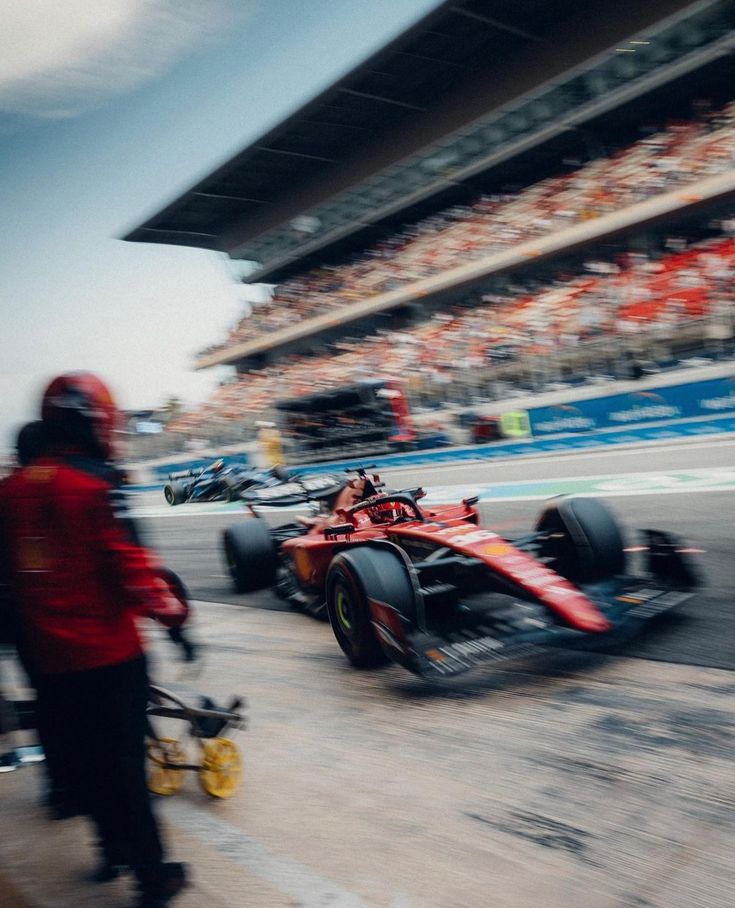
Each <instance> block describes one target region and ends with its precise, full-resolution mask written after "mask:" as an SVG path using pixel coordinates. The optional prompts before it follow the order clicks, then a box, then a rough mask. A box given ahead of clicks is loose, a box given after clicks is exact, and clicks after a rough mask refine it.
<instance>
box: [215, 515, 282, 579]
mask: <svg viewBox="0 0 735 908" xmlns="http://www.w3.org/2000/svg"><path fill="white" fill-rule="evenodd" d="M222 546H223V551H224V556H225V565H226V566H227V570H228V572H229V574H230V577H232V582H233V583H234V585H235V592H237V593H253V592H255V591H256V590H264V589H266V588H267V587H269V586H273V584H274V583H275V582H276V568H277V566H278V556H277V552H276V546H275V543H274V541H273V537H272V536H271V532H270V530H269V529H268V524H267V523H266V522H265V521H264V520H260V519H258V518H255V517H254V518H253V519H252V520H246V521H244V522H243V523H236V524H234V525H233V526H231V527H229V528H228V529H226V530H225V531H224V533H223V534H222Z"/></svg>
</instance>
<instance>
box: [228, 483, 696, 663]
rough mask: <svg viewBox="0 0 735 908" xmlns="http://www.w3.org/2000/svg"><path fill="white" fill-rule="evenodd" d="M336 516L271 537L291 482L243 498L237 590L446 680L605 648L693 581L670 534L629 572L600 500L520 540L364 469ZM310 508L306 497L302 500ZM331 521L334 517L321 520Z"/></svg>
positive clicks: (360, 649)
mask: <svg viewBox="0 0 735 908" xmlns="http://www.w3.org/2000/svg"><path fill="white" fill-rule="evenodd" d="M345 482H346V484H345V485H344V487H343V489H342V491H341V492H340V493H339V495H338V496H337V499H336V500H335V501H334V502H333V503H332V506H331V508H330V509H329V510H328V512H327V513H321V514H315V515H314V516H311V517H301V518H299V519H298V520H297V521H296V522H294V523H287V524H284V525H282V526H278V527H275V528H271V527H270V526H269V525H268V523H267V522H266V521H265V520H264V519H263V518H262V517H261V516H259V514H260V512H259V510H258V507H257V505H258V504H260V503H263V500H264V498H265V500H266V501H267V502H268V503H269V504H271V505H273V504H278V503H288V504H294V503H295V500H296V499H297V498H298V496H297V495H296V494H295V491H294V486H295V485H297V484H298V483H297V482H296V483H294V482H293V481H292V482H291V483H290V484H289V486H290V492H289V493H288V494H287V495H286V496H285V498H284V499H283V501H281V500H279V496H278V489H277V488H271V489H266V490H263V493H264V495H261V494H260V492H259V491H258V490H253V491H251V492H250V493H244V494H243V495H242V496H241V498H242V499H243V501H245V502H246V504H248V505H249V507H250V510H251V516H250V517H249V518H248V519H247V520H245V521H243V522H241V523H238V524H234V525H233V526H231V527H230V528H228V529H227V530H225V532H224V536H223V548H224V554H225V559H226V563H227V567H228V569H229V572H230V575H231V577H232V579H233V581H234V584H235V588H236V589H237V590H238V591H240V592H250V591H255V590H258V589H263V588H267V587H272V588H274V590H275V591H276V592H277V593H278V594H279V595H281V596H282V597H284V598H286V599H288V600H289V601H290V602H291V603H292V604H293V605H294V606H296V607H297V608H301V609H303V610H305V611H307V612H310V613H311V614H313V615H315V616H328V618H329V621H330V623H331V626H332V629H333V631H334V635H335V637H336V639H337V642H338V643H339V645H340V647H341V648H342V650H343V652H344V653H345V654H346V656H347V658H348V659H349V661H350V662H351V663H352V664H353V665H354V666H356V667H360V668H367V667H371V666H377V665H380V664H381V663H384V662H386V661H389V660H392V661H394V662H397V663H399V664H400V665H402V666H404V667H405V668H407V669H408V670H409V671H412V672H414V673H416V674H418V675H422V676H425V677H432V676H434V677H437V676H446V675H454V674H458V673H460V672H463V671H466V670H467V669H469V668H472V667H473V666H475V665H477V664H479V663H482V662H491V661H496V660H500V659H504V658H507V657H510V656H518V655H526V654H529V653H531V652H534V651H537V650H538V649H539V647H544V646H547V645H559V644H561V643H563V644H564V645H574V644H575V643H576V642H578V641H580V640H583V639H585V638H591V637H595V638H598V639H605V638H606V637H609V636H610V635H611V634H612V633H613V632H615V631H619V630H621V629H628V630H635V629H637V627H638V626H640V625H641V624H642V623H643V622H644V621H646V620H647V619H649V618H652V617H654V616H656V615H658V614H660V613H662V612H664V611H667V610H668V609H671V608H673V607H674V606H677V605H679V604H681V603H682V602H684V601H685V600H687V599H688V598H689V597H690V596H691V595H692V591H693V589H694V588H695V587H696V585H697V577H696V574H695V572H694V569H693V567H692V565H691V564H690V561H689V558H688V555H687V553H686V549H685V548H684V547H683V546H682V545H681V544H680V543H679V542H678V540H677V539H676V538H675V537H674V536H672V535H671V534H669V533H666V532H663V531H661V530H643V531H641V533H642V537H643V539H642V544H641V545H640V546H636V547H635V551H636V553H637V554H638V557H639V558H640V559H641V561H642V562H643V563H642V564H641V566H640V568H639V569H638V570H635V571H634V570H633V565H632V564H631V555H632V554H633V553H632V552H631V551H629V550H626V547H625V545H624V542H623V537H622V533H621V531H620V528H619V526H618V524H617V522H616V520H615V518H614V517H613V515H612V514H611V512H610V511H609V510H608V508H607V507H606V506H605V505H604V504H603V503H602V502H600V501H598V500H596V499H592V498H573V497H558V498H553V499H550V500H549V501H548V502H547V503H546V506H545V507H544V509H543V511H542V513H541V515H540V517H539V519H538V521H537V523H536V526H535V528H534V529H533V531H532V532H530V533H528V534H527V535H525V536H522V537H520V538H516V539H513V540H509V539H504V538H502V537H501V536H499V535H498V534H497V533H495V532H493V531H492V530H490V529H486V528H483V527H481V526H480V525H479V512H478V510H477V507H476V505H477V498H465V499H463V500H462V501H461V502H459V503H457V504H448V505H436V506H431V507H424V506H422V505H421V504H420V501H421V499H422V498H423V497H424V496H425V493H424V491H423V490H422V489H420V488H413V489H404V490H400V491H387V490H385V489H384V488H383V484H382V483H381V482H380V480H379V477H378V476H377V475H368V474H367V472H366V470H364V469H360V470H358V471H357V476H356V477H355V478H354V479H352V480H350V481H349V482H347V481H345ZM310 499H311V496H310V495H309V493H308V491H306V490H303V492H302V495H301V499H300V500H301V501H302V502H304V501H309V500H310ZM321 510H322V512H324V511H325V509H324V508H323V507H322V508H321Z"/></svg>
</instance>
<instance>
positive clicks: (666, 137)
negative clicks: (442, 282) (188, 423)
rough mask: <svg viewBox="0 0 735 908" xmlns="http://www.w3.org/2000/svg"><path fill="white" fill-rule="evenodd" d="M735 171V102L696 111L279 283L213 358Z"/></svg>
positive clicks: (445, 212) (438, 215) (217, 346)
mask: <svg viewBox="0 0 735 908" xmlns="http://www.w3.org/2000/svg"><path fill="white" fill-rule="evenodd" d="M733 168H735V101H733V102H731V103H729V104H727V105H726V106H725V107H723V108H720V109H711V108H709V107H708V106H707V105H706V104H700V105H699V108H698V115H697V116H696V118H694V119H690V120H686V121H684V120H682V121H678V122H673V123H669V124H668V125H667V126H666V127H665V128H661V129H658V130H654V129H651V130H650V131H648V134H646V135H645V136H644V137H643V138H641V139H640V140H639V141H637V142H635V143H634V144H632V145H629V146H627V147H625V148H623V149H621V150H619V151H617V152H615V153H613V154H611V155H610V156H609V157H602V158H599V159H597V160H593V161H591V162H590V163H588V164H586V165H584V166H582V167H580V168H579V169H578V170H576V171H574V172H572V173H567V174H564V175H563V176H558V177H555V178H549V179H546V180H542V181H541V182H539V183H536V184H534V185H532V186H530V187H527V188H526V189H524V190H522V191H520V192H517V193H506V194H503V195H483V196H481V197H480V198H479V199H477V200H476V201H475V203H474V204H473V205H471V206H465V207H455V208H452V209H449V210H446V211H443V212H439V213H437V214H435V215H432V216H431V217H429V218H426V219H425V220H423V221H420V222H419V223H416V224H412V225H409V226H407V227H406V228H405V229H404V230H403V231H402V232H401V233H399V234H396V235H394V236H392V237H390V238H388V239H386V240H384V241H383V242H381V243H380V244H378V245H377V246H375V247H373V248H371V249H369V250H367V251H366V252H365V253H364V254H362V255H360V256H358V257H356V258H355V259H354V260H353V261H352V262H350V263H347V264H340V265H335V266H325V267H323V268H320V269H317V270H314V271H311V272H309V273H307V274H302V275H298V276H295V277H292V278H290V279H288V280H286V281H284V282H283V283H281V284H280V285H279V286H278V287H277V288H276V290H275V293H274V294H273V297H272V299H271V300H270V301H268V302H267V303H265V304H263V305H260V306H257V307H256V308H255V309H254V310H253V311H252V312H251V313H249V315H248V316H247V317H245V318H243V319H241V320H240V321H239V322H238V323H237V324H236V325H235V326H234V328H233V329H232V330H231V331H230V333H229V336H228V337H227V339H226V340H225V341H224V342H223V343H222V344H217V345H214V346H212V347H209V348H208V349H207V350H205V351H202V354H208V353H214V352H217V351H219V350H223V349H227V348H228V347H231V346H233V345H235V344H238V343H242V342H245V341H249V340H253V339H256V338H257V337H259V336H262V335H264V334H271V333H273V332H275V331H279V330H282V329H283V328H287V327H289V326H291V325H294V324H296V323H297V322H299V321H301V320H303V319H308V318H313V317H315V316H318V315H320V314H322V313H324V312H327V311H330V310H333V309H335V308H337V307H343V306H349V305H350V304H352V303H354V302H357V301H360V300H365V299H368V298H371V297H375V296H378V295H380V294H383V293H386V292H388V291H390V290H394V289H397V288H399V287H401V286H403V285H406V284H410V283H412V282H415V281H418V280H421V279H423V278H427V277H430V276H431V275H433V274H437V273H439V272H442V271H446V270H447V269H450V268H453V267H459V266H461V265H465V264H467V263H468V262H471V261H474V260H477V259H481V258H484V257H486V256H489V255H492V254H493V253H496V252H498V251H501V250H503V249H507V248H509V247H512V246H515V245H518V244H519V243H521V242H524V241H526V240H529V239H531V238H533V237H538V236H541V235H544V234H549V233H552V232H556V231H559V230H562V229H564V228H565V227H569V226H572V225H574V224H576V223H579V222H581V221H585V220H591V219H593V218H599V217H602V216H604V215H605V214H608V213H610V212H613V211H617V210H620V209H622V208H625V207H628V206H630V205H633V204H635V203H637V202H641V201H645V200H646V199H649V198H651V197H653V196H655V195H658V194H661V193H665V192H667V191H670V190H672V189H674V188H676V187H680V186H682V185H686V184H690V183H692V182H694V181H697V180H701V179H704V178H706V177H710V176H714V175H716V174H720V173H723V172H725V171H728V170H732V169H733Z"/></svg>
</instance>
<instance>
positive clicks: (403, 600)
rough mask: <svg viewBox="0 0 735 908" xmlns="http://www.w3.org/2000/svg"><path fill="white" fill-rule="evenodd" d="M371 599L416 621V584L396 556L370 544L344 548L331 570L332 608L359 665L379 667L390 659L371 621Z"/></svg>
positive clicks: (344, 644) (336, 629) (341, 639)
mask: <svg viewBox="0 0 735 908" xmlns="http://www.w3.org/2000/svg"><path fill="white" fill-rule="evenodd" d="M370 598H375V599H379V600H380V601H382V602H387V603H388V604H389V605H392V606H394V607H395V608H397V609H398V610H399V611H400V612H401V614H402V615H403V616H404V617H405V618H406V620H407V621H408V622H411V623H412V622H413V621H415V615H416V599H415V595H414V591H413V586H412V585H411V580H410V578H409V576H408V572H407V571H406V568H405V567H404V565H403V564H402V563H401V561H400V559H399V558H398V557H397V556H396V555H394V554H393V553H392V552H390V551H387V550H381V549H378V548H371V547H368V546H359V547H355V548H351V549H349V550H348V551H344V552H340V553H339V554H338V555H337V556H336V557H335V558H334V560H333V561H332V563H331V565H330V566H329V571H328V572H327V583H326V599H327V613H328V615H329V622H330V624H331V625H332V631H333V633H334V636H335V638H336V639H337V643H338V644H339V645H340V648H341V649H342V652H343V653H344V654H345V655H346V656H347V658H348V659H349V661H350V662H351V664H352V665H353V666H354V667H355V668H376V667H378V666H380V665H384V664H385V663H386V662H388V661H389V658H388V656H387V655H386V653H385V651H384V650H383V647H382V645H381V643H380V640H379V639H378V636H377V634H376V632H375V629H374V627H373V625H372V621H371V617H370V606H369V605H368V600H369V599H370Z"/></svg>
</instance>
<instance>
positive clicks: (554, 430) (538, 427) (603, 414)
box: [528, 377, 735, 438]
mask: <svg viewBox="0 0 735 908" xmlns="http://www.w3.org/2000/svg"><path fill="white" fill-rule="evenodd" d="M725 413H735V378H733V377H728V378H717V379H710V380H707V381H698V382H688V383H686V384H680V385H669V386H666V387H658V388H649V389H646V390H640V391H629V392H627V393H625V394H612V395H608V396H605V397H596V398H592V399H588V400H577V401H573V402H569V403H563V404H559V405H556V406H546V407H536V408H531V409H529V410H528V416H529V420H530V424H531V432H532V434H533V435H534V436H535V437H537V438H538V437H541V436H546V435H559V433H562V432H563V433H567V432H590V431H594V430H597V429H610V428H614V429H619V428H624V427H626V426H639V425H641V424H643V423H652V422H661V423H664V422H671V421H673V420H681V419H691V418H695V417H708V416H718V415H723V414H725Z"/></svg>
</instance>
